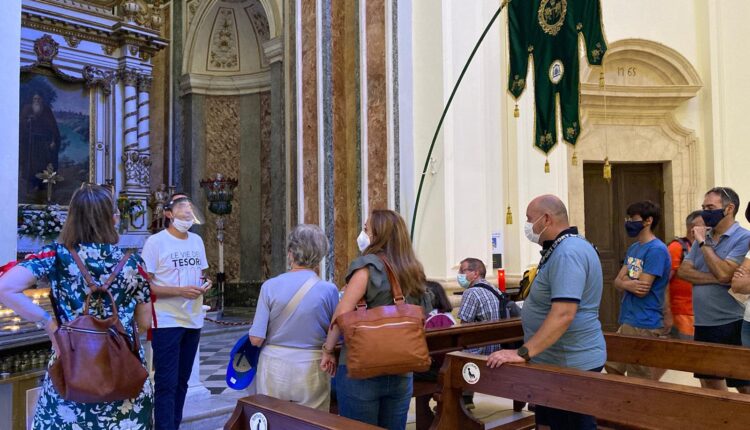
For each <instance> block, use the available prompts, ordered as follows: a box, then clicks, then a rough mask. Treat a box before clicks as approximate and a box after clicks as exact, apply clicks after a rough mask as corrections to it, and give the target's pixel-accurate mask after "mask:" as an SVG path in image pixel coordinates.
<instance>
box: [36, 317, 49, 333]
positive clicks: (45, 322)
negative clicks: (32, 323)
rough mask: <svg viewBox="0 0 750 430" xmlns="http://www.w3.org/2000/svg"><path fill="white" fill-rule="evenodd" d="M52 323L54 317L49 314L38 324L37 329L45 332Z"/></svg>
mask: <svg viewBox="0 0 750 430" xmlns="http://www.w3.org/2000/svg"><path fill="white" fill-rule="evenodd" d="M51 322H52V317H51V316H50V315H49V314H46V315H45V316H44V318H42V319H40V320H39V321H37V322H36V328H38V329H39V330H44V329H46V328H47V326H48V325H49V324H50V323H51Z"/></svg>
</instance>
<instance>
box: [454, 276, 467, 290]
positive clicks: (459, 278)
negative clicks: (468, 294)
mask: <svg viewBox="0 0 750 430" xmlns="http://www.w3.org/2000/svg"><path fill="white" fill-rule="evenodd" d="M456 281H458V285H460V286H461V288H469V284H470V282H469V280H468V279H466V274H465V273H459V274H458V275H456Z"/></svg>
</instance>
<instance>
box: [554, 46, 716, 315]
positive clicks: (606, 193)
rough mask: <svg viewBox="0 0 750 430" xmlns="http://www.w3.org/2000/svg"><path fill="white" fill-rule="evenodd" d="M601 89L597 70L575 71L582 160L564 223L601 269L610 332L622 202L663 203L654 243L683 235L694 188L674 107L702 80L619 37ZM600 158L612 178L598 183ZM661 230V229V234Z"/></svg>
mask: <svg viewBox="0 0 750 430" xmlns="http://www.w3.org/2000/svg"><path fill="white" fill-rule="evenodd" d="M605 80H606V86H605V87H603V88H602V87H600V85H599V69H596V70H594V69H588V70H585V71H584V72H583V83H582V85H581V106H582V110H581V113H582V123H583V127H582V128H583V130H584V133H583V134H582V135H581V138H580V139H579V141H578V144H577V145H576V151H577V156H578V159H579V160H581V161H582V162H579V163H578V166H572V167H571V168H570V169H569V171H568V180H569V203H570V208H571V218H572V220H573V222H574V223H576V224H578V225H579V226H580V227H581V228H582V229H583V230H584V231H585V232H586V236H587V238H588V239H589V240H591V241H592V242H594V244H595V245H597V247H598V248H599V251H600V255H601V260H602V267H603V272H604V284H605V285H604V294H603V297H602V305H601V318H602V322H603V324H604V326H605V328H609V329H612V328H615V327H616V325H617V315H618V312H619V302H620V301H619V297H620V296H619V294H618V293H617V292H616V291H615V290H614V288H613V287H612V285H611V281H612V279H614V277H615V275H616V274H617V271H618V270H619V268H620V266H621V264H622V258H623V256H624V252H625V249H626V247H627V245H629V244H630V243H632V240H628V239H627V238H625V237H624V230H623V228H622V225H621V224H622V219H623V217H624V216H625V208H626V207H627V205H628V204H629V203H632V202H633V201H636V200H640V199H643V198H649V199H652V200H656V201H657V202H659V201H661V202H663V206H662V214H663V218H662V222H663V226H662V227H661V228H660V229H659V230H660V231H663V232H664V233H663V234H662V237H661V238H662V239H664V240H669V239H670V238H671V237H673V236H675V235H677V234H681V233H683V232H682V230H683V229H684V227H682V224H683V223H682V221H681V220H683V219H684V218H685V216H687V214H688V213H690V212H691V211H692V210H694V209H695V207H694V203H695V202H696V201H697V199H698V197H699V196H698V193H700V191H701V190H700V189H699V187H698V184H700V183H702V172H701V170H700V169H699V166H698V163H697V157H698V154H697V145H696V136H695V133H694V131H693V130H690V129H688V128H686V127H684V126H682V125H681V124H679V122H678V121H677V120H676V118H675V113H676V112H675V111H676V110H677V108H678V107H679V106H681V105H682V104H683V103H685V102H686V101H688V100H689V99H691V98H693V97H695V95H696V93H697V92H698V91H699V90H700V88H701V86H702V83H701V80H700V78H699V76H698V73H697V72H696V70H695V68H694V67H693V66H692V64H690V62H689V61H688V60H687V59H685V58H684V57H683V56H682V55H680V54H679V53H678V52H676V51H675V50H673V49H671V48H669V47H667V46H664V45H662V44H659V43H656V42H652V41H648V40H642V39H627V40H621V41H617V42H614V43H612V44H611V45H610V48H609V51H608V52H607V56H606V58H605ZM605 157H608V158H609V161H610V163H612V169H613V178H612V181H611V182H610V183H606V182H604V180H603V179H602V176H601V174H598V175H597V174H595V173H594V174H592V172H596V170H598V171H599V172H601V166H602V164H601V163H602V161H603V160H604V158H605ZM662 228H663V230H661V229H662Z"/></svg>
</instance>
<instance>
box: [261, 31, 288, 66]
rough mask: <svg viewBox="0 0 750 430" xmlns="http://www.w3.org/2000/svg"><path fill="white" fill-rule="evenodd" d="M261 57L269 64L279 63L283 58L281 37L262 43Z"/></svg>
mask: <svg viewBox="0 0 750 430" xmlns="http://www.w3.org/2000/svg"><path fill="white" fill-rule="evenodd" d="M262 46H263V55H265V57H266V60H267V61H268V63H269V64H271V63H275V62H277V61H281V60H282V59H283V57H284V40H283V39H282V38H281V37H275V38H273V39H270V40H266V41H264V42H263V43H262Z"/></svg>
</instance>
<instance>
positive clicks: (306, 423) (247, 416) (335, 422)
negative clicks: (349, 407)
mask: <svg viewBox="0 0 750 430" xmlns="http://www.w3.org/2000/svg"><path fill="white" fill-rule="evenodd" d="M257 413H260V414H262V415H263V417H264V419H265V421H266V426H265V427H263V426H261V427H256V426H255V425H253V427H252V428H251V427H250V421H251V419H252V418H253V416H254V415H255V414H257ZM256 419H257V420H261V418H260V417H256ZM256 428H264V429H265V428H269V429H284V430H298V429H305V430H307V429H330V430H338V429H346V430H375V429H380V428H381V427H376V426H372V425H370V424H365V423H362V422H359V421H355V420H351V419H349V418H344V417H340V416H338V415H333V414H329V413H327V412H322V411H319V410H317V409H311V408H308V407H305V406H300V405H297V404H295V403H291V402H286V401H283V400H279V399H275V398H273V397H268V396H263V395H254V396H249V397H244V398H242V399H240V400H238V401H237V407H235V409H234V413H233V414H232V416H231V417H230V418H229V421H227V423H226V424H225V425H224V430H256Z"/></svg>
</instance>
